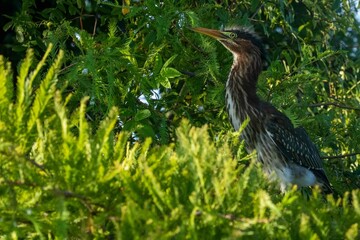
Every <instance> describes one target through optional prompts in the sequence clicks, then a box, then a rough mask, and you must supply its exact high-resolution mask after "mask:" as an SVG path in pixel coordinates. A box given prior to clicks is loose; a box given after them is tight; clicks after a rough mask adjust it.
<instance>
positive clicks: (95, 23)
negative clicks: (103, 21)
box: [92, 16, 98, 37]
mask: <svg viewBox="0 0 360 240" xmlns="http://www.w3.org/2000/svg"><path fill="white" fill-rule="evenodd" d="M97 21H98V19H97V17H96V16H95V22H94V28H93V34H92V36H93V37H94V36H95V34H96V27H97Z"/></svg>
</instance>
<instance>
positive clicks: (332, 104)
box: [309, 102, 360, 111]
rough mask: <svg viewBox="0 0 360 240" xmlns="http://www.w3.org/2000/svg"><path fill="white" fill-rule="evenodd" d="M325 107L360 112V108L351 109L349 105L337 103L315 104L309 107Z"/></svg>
mask: <svg viewBox="0 0 360 240" xmlns="http://www.w3.org/2000/svg"><path fill="white" fill-rule="evenodd" d="M323 106H334V107H338V108H344V109H350V110H356V111H360V108H356V107H351V106H347V105H344V104H339V103H336V102H325V103H314V104H310V105H309V107H323Z"/></svg>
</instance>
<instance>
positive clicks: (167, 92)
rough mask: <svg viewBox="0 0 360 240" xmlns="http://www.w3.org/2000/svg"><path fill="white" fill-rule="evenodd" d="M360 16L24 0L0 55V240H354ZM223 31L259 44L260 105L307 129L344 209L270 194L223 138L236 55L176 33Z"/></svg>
mask: <svg viewBox="0 0 360 240" xmlns="http://www.w3.org/2000/svg"><path fill="white" fill-rule="evenodd" d="M42 4H43V5H42ZM354 11H355V10H354V6H353V5H352V3H351V2H350V5H347V4H345V3H344V2H342V3H340V2H337V1H334V2H326V3H325V2H323V3H313V2H311V1H303V2H301V3H300V2H299V3H298V2H284V1H280V2H279V3H273V2H271V1H270V2H269V1H268V2H266V3H265V2H264V3H263V2H261V1H242V3H241V4H237V3H236V1H228V2H226V3H223V4H222V5H220V4H217V3H216V2H215V1H214V2H213V3H212V4H210V3H208V2H206V1H199V2H196V3H192V2H191V3H190V2H187V1H164V2H154V1H145V2H138V1H136V2H130V1H123V3H122V5H121V4H118V3H117V2H111V1H105V2H93V1H77V2H76V3H73V1H61V2H58V1H46V3H45V2H44V3H41V4H40V3H36V4H35V1H33V0H27V1H23V2H22V6H18V12H17V13H16V14H12V15H11V14H8V15H9V17H10V20H9V22H8V23H6V24H5V25H4V30H5V31H6V34H7V37H6V38H5V40H4V41H7V42H6V44H4V45H3V47H2V48H1V49H0V50H1V53H2V54H4V56H1V57H0V161H1V165H0V171H1V172H0V189H1V195H0V211H1V214H0V236H1V237H2V238H12V239H17V238H20V239H22V238H36V239H37V238H41V239H43V238H50V239H52V238H58V239H64V238H81V239H83V238H85V239H86V238H89V239H93V238H99V239H102V238H108V239H132V238H138V239H139V238H148V239H154V238H178V239H184V238H188V239H197V238H198V239H219V238H229V239H234V238H251V239H254V238H258V239H265V238H266V239H282V238H299V239H303V238H306V239H310V238H311V239H323V238H326V239H328V238H333V239H356V238H358V237H359V225H358V223H359V222H360V206H359V198H360V192H359V190H356V189H357V188H358V187H359V186H360V178H359V155H357V154H356V153H357V152H358V151H359V149H358V145H359V142H360V140H359V134H355V133H356V131H358V129H359V127H360V126H359V124H360V123H359V121H358V120H357V118H358V114H359V105H360V104H359V99H358V97H357V94H358V92H359V84H358V82H357V81H358V79H359V77H358V76H359V69H358V64H359V59H360V58H359V51H358V50H357V48H356V46H357V45H356V44H357V40H356V39H359V32H360V31H359V27H358V24H357V22H356V19H355V17H354ZM222 23H226V24H237V25H253V26H254V28H255V29H256V30H257V31H258V32H260V33H263V34H262V35H263V36H262V37H263V40H264V42H265V43H266V44H267V46H268V50H269V53H270V54H269V63H270V65H269V67H268V70H267V71H264V72H263V74H262V75H261V77H260V85H259V94H260V95H261V96H262V98H263V99H266V100H267V101H271V102H272V103H273V104H274V105H275V106H277V107H279V108H280V109H282V110H283V112H285V113H286V114H287V115H288V116H289V117H290V118H291V120H292V121H293V123H295V124H296V125H298V124H301V125H303V126H305V128H306V129H307V130H308V132H309V133H310V135H311V137H312V139H314V140H315V142H316V144H317V145H318V147H319V148H320V149H321V152H322V155H323V156H325V157H324V158H325V159H326V158H328V161H326V162H325V165H326V168H327V172H328V173H329V177H330V180H331V182H332V183H333V185H334V186H335V188H336V189H337V191H338V192H339V193H340V197H339V198H336V199H334V197H333V196H327V197H325V196H322V195H321V194H320V193H319V191H318V189H314V190H313V191H312V192H311V193H310V196H307V195H302V194H301V191H299V190H297V189H295V188H294V189H292V190H291V191H289V192H287V193H286V194H280V192H279V190H278V186H277V183H273V182H269V181H268V179H267V178H266V177H265V176H263V173H262V170H261V166H259V165H258V164H257V163H256V162H254V161H252V160H251V159H252V155H251V154H250V155H248V154H247V153H246V152H245V148H244V146H243V143H242V142H240V141H239V140H238V133H231V128H230V125H229V123H228V120H227V115H226V113H225V111H224V104H223V101H224V99H223V91H224V82H225V81H226V78H227V77H226V76H227V73H228V71H229V68H230V65H231V61H232V59H231V54H229V53H228V52H226V51H224V50H223V49H222V48H221V50H220V47H222V46H220V44H217V43H214V42H213V41H211V40H210V39H207V38H202V37H201V36H199V35H197V34H194V33H192V32H191V31H188V29H187V28H186V27H187V26H204V27H213V28H218V27H220V25H221V24H222ZM26 49H30V50H26ZM60 49H61V50H60ZM25 51H27V53H26V57H25V59H24V60H22V61H19V60H18V59H21V58H22V57H23V55H24V54H25ZM9 52H10V53H9ZM9 59H10V60H12V61H13V62H14V63H13V65H10V63H9ZM220 63H221V64H220ZM145 100H146V101H145ZM185 119H187V120H185ZM337 155H340V156H337ZM308 198H309V199H308Z"/></svg>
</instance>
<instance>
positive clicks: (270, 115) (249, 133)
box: [192, 27, 333, 193]
mask: <svg viewBox="0 0 360 240" xmlns="http://www.w3.org/2000/svg"><path fill="white" fill-rule="evenodd" d="M192 30H193V31H195V32H198V33H202V34H205V35H208V36H210V37H212V38H215V39H216V40H218V41H219V42H220V43H221V44H222V45H224V47H225V48H226V49H228V50H229V51H230V52H231V53H232V54H233V64H232V67H231V70H230V73H229V77H228V80H227V83H226V97H225V99H226V108H227V112H228V115H229V120H230V122H231V124H232V126H233V127H234V129H235V130H236V131H237V130H238V129H239V128H240V125H241V124H242V123H243V122H244V121H245V120H246V119H247V118H249V119H250V121H249V123H248V125H247V126H246V127H245V129H244V130H243V131H242V133H241V137H242V139H244V141H245V144H246V149H247V151H248V152H251V151H253V150H256V152H257V159H258V161H260V162H261V163H262V164H263V167H264V170H265V171H266V172H268V173H270V172H275V173H276V176H277V177H278V179H279V180H280V182H281V190H282V191H285V189H286V187H287V186H288V185H291V184H296V185H298V186H299V187H306V186H314V185H319V186H320V187H321V189H322V191H323V192H324V193H332V192H333V190H332V187H331V185H330V182H329V180H328V178H327V176H326V173H325V171H324V168H323V164H322V160H321V158H320V155H319V152H318V150H317V148H316V147H315V145H314V144H313V143H312V142H311V140H310V138H309V137H308V135H307V133H306V131H305V129H304V128H302V127H297V128H295V127H294V126H293V124H292V123H291V121H290V119H289V118H287V117H286V116H285V115H284V114H283V113H281V112H279V111H278V110H277V109H276V108H275V107H274V106H272V105H271V104H270V103H267V102H264V101H262V100H261V99H260V98H259V97H258V95H257V94H256V85H257V81H258V77H259V74H260V73H261V71H262V68H263V62H264V61H265V49H264V46H263V44H262V41H261V39H260V38H259V37H258V36H257V35H256V34H255V33H254V32H253V31H251V30H248V29H246V28H240V27H238V28H232V29H226V30H224V31H218V30H213V29H207V28H192Z"/></svg>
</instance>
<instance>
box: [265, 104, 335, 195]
mask: <svg viewBox="0 0 360 240" xmlns="http://www.w3.org/2000/svg"><path fill="white" fill-rule="evenodd" d="M270 116H271V117H270V118H269V119H267V121H266V122H267V123H266V131H268V132H269V133H270V134H271V136H272V139H273V141H274V142H275V144H276V146H277V148H278V149H279V150H280V152H281V153H282V155H283V156H284V157H285V158H286V160H287V161H289V162H293V163H296V164H299V165H300V166H303V167H305V168H307V169H309V170H310V171H312V172H313V173H314V174H315V176H316V177H317V179H318V180H319V181H320V182H322V183H323V184H324V187H323V188H324V190H325V192H326V193H331V192H332V191H333V190H332V187H331V185H330V182H329V180H328V178H327V176H326V173H325V171H324V168H323V165H322V160H321V158H320V155H319V152H318V150H317V148H316V146H315V145H314V144H313V143H312V141H311V140H310V138H309V136H308V134H307V133H306V131H305V129H304V128H302V127H298V128H294V127H293V125H292V123H291V121H290V120H289V119H288V118H287V117H286V116H284V115H283V114H282V113H280V112H277V111H276V112H275V114H271V115H270Z"/></svg>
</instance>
